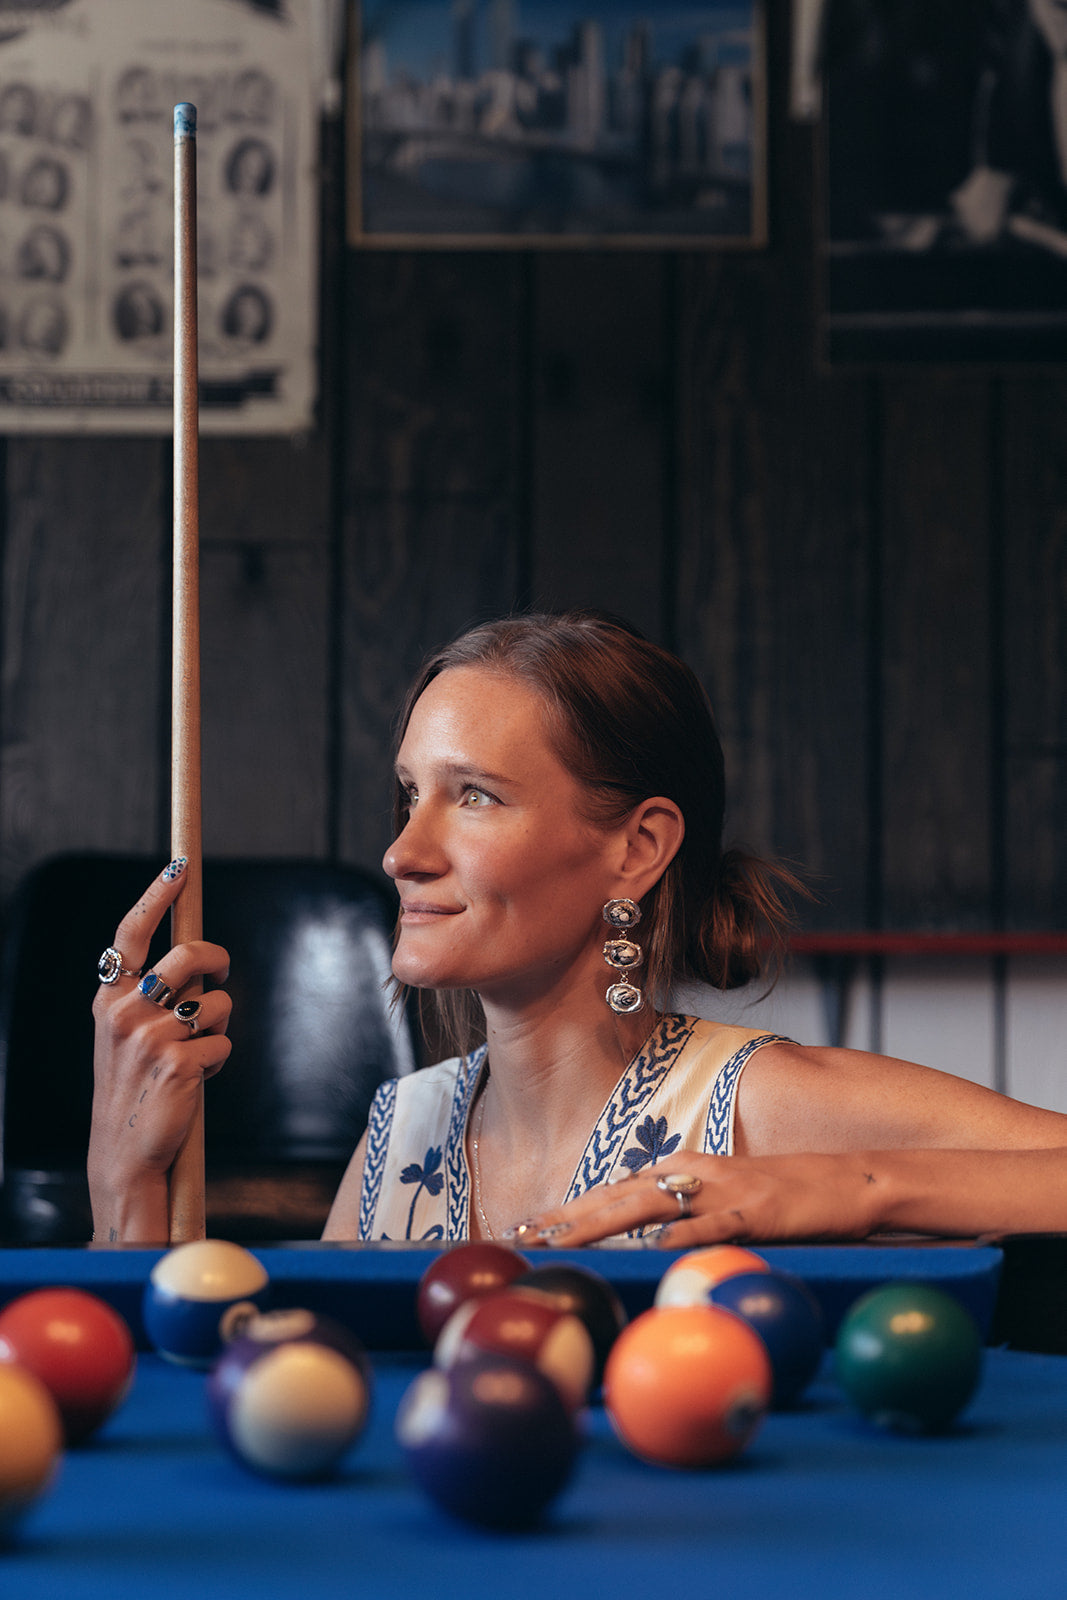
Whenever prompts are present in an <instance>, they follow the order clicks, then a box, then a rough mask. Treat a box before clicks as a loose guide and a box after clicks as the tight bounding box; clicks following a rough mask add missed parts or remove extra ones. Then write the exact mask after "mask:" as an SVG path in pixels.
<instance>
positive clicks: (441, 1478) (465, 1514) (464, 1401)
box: [396, 1355, 579, 1528]
mask: <svg viewBox="0 0 1067 1600" xmlns="http://www.w3.org/2000/svg"><path fill="white" fill-rule="evenodd" d="M396 1434H397V1438H398V1440H399V1442H400V1444H401V1446H402V1448H403V1451H404V1455H405V1458H406V1460H407V1463H408V1466H409V1468H410V1470H411V1472H412V1475H413V1476H414V1478H415V1479H416V1481H417V1482H418V1483H419V1484H420V1486H421V1487H422V1488H423V1489H424V1490H425V1492H426V1493H427V1494H428V1495H429V1496H430V1498H431V1499H432V1500H433V1501H434V1502H435V1503H436V1504H437V1505H438V1506H440V1507H441V1509H442V1510H444V1511H447V1512H449V1513H450V1514H451V1515H452V1516H455V1517H460V1518H462V1519H463V1520H465V1521H468V1522H476V1523H480V1524H482V1525H483V1526H486V1527H490V1528H521V1527H528V1526H530V1525H532V1524H533V1523H536V1522H538V1521H539V1520H540V1519H541V1517H542V1516H543V1515H544V1513H545V1511H546V1510H547V1508H548V1507H549V1505H551V1503H552V1501H553V1500H554V1499H555V1498H556V1496H557V1495H558V1494H559V1493H560V1492H561V1490H562V1489H563V1488H564V1487H565V1486H566V1483H567V1481H568V1479H569V1478H570V1476H571V1472H572V1470H573V1467H574V1462H575V1458H576V1456H577V1452H578V1442H579V1441H578V1433H577V1429H576V1427H575V1425H574V1421H573V1419H572V1417H571V1415H570V1413H569V1412H568V1410H567V1408H566V1406H565V1405H564V1404H563V1401H562V1400H561V1399H560V1396H559V1393H558V1391H557V1390H556V1387H555V1385H554V1384H552V1383H551V1382H550V1381H549V1379H548V1378H546V1377H545V1375H544V1373H542V1372H538V1370H537V1368H536V1367H532V1366H530V1365H529V1363H528V1362H525V1361H516V1360H515V1359H514V1358H513V1357H511V1356H497V1355H485V1356H480V1357H478V1358H477V1359H476V1360H471V1361H466V1362H463V1363H462V1364H461V1365H459V1366H456V1367H452V1368H451V1369H450V1370H449V1371H443V1370H442V1369H441V1368H439V1367H431V1368H429V1369H428V1370H427V1371H425V1372H422V1373H420V1374H419V1376H418V1377H417V1378H416V1379H415V1382H414V1383H413V1384H412V1385H411V1387H410V1388H409V1389H408V1391H407V1393H406V1394H405V1395H404V1398H403V1400H402V1401H401V1403H400V1409H399V1410H398V1412H397V1418H396Z"/></svg>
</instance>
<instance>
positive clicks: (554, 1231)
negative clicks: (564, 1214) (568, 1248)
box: [537, 1222, 573, 1243]
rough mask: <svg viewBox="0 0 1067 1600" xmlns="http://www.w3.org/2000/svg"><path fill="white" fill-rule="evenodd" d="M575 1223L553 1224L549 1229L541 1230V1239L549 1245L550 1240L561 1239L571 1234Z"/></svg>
mask: <svg viewBox="0 0 1067 1600" xmlns="http://www.w3.org/2000/svg"><path fill="white" fill-rule="evenodd" d="M572 1227H573V1223H570V1222H553V1223H550V1224H549V1226H548V1227H547V1228H540V1229H539V1230H538V1233H537V1237H538V1238H539V1239H544V1240H545V1242H546V1243H547V1242H548V1241H549V1240H550V1239H561V1238H562V1237H563V1235H564V1234H565V1233H570V1231H571V1228H572Z"/></svg>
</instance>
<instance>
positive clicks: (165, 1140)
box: [88, 864, 230, 1244]
mask: <svg viewBox="0 0 1067 1600" xmlns="http://www.w3.org/2000/svg"><path fill="white" fill-rule="evenodd" d="M182 881H183V880H182V875H181V867H180V864H174V865H172V867H169V868H168V869H167V871H166V873H164V875H163V876H161V877H160V878H157V879H156V880H155V882H154V883H152V884H150V885H149V887H148V889H147V890H146V891H145V893H144V894H143V895H142V897H141V899H140V900H139V901H138V902H137V904H136V905H135V906H134V907H133V908H132V909H131V910H130V911H129V912H128V913H127V914H126V916H125V917H123V919H122V921H121V923H120V924H119V927H118V930H117V932H116V934H115V941H114V948H115V949H116V950H118V951H121V953H122V965H123V967H125V968H127V969H129V971H130V973H132V974H134V975H133V976H122V977H119V978H118V979H117V981H116V982H114V983H110V984H101V985H100V988H99V990H98V991H97V995H96V999H95V1000H94V1001H93V1015H94V1017H95V1019H96V1046H95V1054H94V1069H93V1070H94V1090H93V1116H92V1129H91V1133H90V1139H89V1159H88V1175H89V1192H90V1196H91V1198H92V1205H93V1225H94V1238H95V1239H96V1240H98V1241H105V1242H115V1241H122V1242H126V1243H142V1244H147V1243H152V1244H159V1243H165V1242H166V1240H167V1237H168V1231H169V1219H168V1191H167V1174H168V1172H169V1171H170V1168H171V1165H172V1164H173V1161H174V1158H175V1156H176V1155H177V1153H178V1150H179V1148H180V1146H181V1143H182V1140H183V1139H184V1138H185V1135H186V1132H187V1131H188V1128H189V1123H190V1121H191V1119H192V1115H193V1110H194V1108H195V1105H196V1100H197V1089H198V1088H199V1085H200V1084H201V1082H202V1081H203V1080H204V1079H205V1078H209V1077H212V1076H213V1075H214V1074H215V1073H216V1072H218V1070H219V1068H220V1067H221V1066H222V1064H223V1062H224V1061H225V1060H226V1057H227V1056H228V1055H229V1053H230V1041H229V1040H228V1039H227V1038H226V1036H225V1035H226V1027H227V1024H228V1022H229V1017H230V1000H229V996H228V995H226V994H224V993H223V992H222V991H221V990H212V992H211V993H209V994H205V995H204V996H203V997H202V999H201V1010H200V1014H199V1016H198V1018H197V1028H196V1030H195V1032H194V1031H193V1030H191V1029H190V1028H189V1027H188V1026H187V1025H186V1024H185V1023H183V1022H181V1021H179V1019H178V1018H177V1017H175V1015H174V1012H173V1010H172V1009H168V1008H164V1007H162V1006H159V1005H157V1004H155V1003H154V1002H153V1001H151V1000H147V999H145V998H144V996H143V995H141V994H140V992H139V990H138V982H137V977H136V974H137V973H138V972H139V971H140V969H141V968H142V966H143V965H144V963H145V961H146V960H147V959H148V947H149V943H150V941H151V938H152V935H153V934H154V933H155V931H156V929H157V927H158V926H159V924H160V922H161V921H162V920H163V916H164V914H165V913H166V912H167V911H168V910H169V908H170V906H171V905H172V903H173V902H174V901H175V900H176V899H177V897H178V895H179V893H180V892H181V887H182ZM153 970H154V971H155V972H156V973H157V974H158V975H159V976H160V977H161V978H162V979H163V981H164V983H166V984H167V985H168V986H169V987H170V988H171V989H172V990H173V991H174V993H173V996H172V1000H178V999H180V998H181V993H182V990H183V989H184V988H186V987H187V986H188V985H189V984H191V983H192V982H193V981H194V980H197V979H202V978H211V979H216V980H218V981H220V982H221V981H223V980H224V979H225V977H226V975H227V973H228V971H229V957H228V956H227V954H226V951H225V950H223V949H222V948H221V946H219V945H215V944H207V943H205V942H204V941H202V940H197V941H195V942H191V943H189V944H183V945H177V946H175V948H174V949H173V950H170V951H168V952H167V954H166V955H165V956H164V957H163V959H162V960H161V961H159V962H157V964H156V966H155V967H154V969H153Z"/></svg>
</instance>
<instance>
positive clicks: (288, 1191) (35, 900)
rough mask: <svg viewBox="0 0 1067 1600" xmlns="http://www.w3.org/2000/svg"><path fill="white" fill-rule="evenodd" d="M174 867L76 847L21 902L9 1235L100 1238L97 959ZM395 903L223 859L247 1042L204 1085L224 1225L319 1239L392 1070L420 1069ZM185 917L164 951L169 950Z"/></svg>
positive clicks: (356, 877) (209, 891)
mask: <svg viewBox="0 0 1067 1600" xmlns="http://www.w3.org/2000/svg"><path fill="white" fill-rule="evenodd" d="M157 870H158V862H156V861H154V860H151V861H150V860H144V859H141V858H135V857H128V856H126V857H115V856H84V855H78V856H60V857H54V858H52V859H51V860H49V861H46V862H44V863H42V864H41V865H40V866H38V867H37V868H35V869H34V871H32V872H31V873H30V874H29V875H28V876H27V878H26V879H25V881H24V882H23V884H22V886H21V888H20V889H19V891H17V893H16V895H15V896H14V898H13V901H12V906H11V911H10V916H9V919H8V926H7V933H6V938H5V948H4V955H3V962H2V966H0V1100H2V1105H3V1144H2V1157H3V1168H2V1173H0V1242H4V1243H8V1244H58V1243H70V1242H77V1241H78V1240H86V1239H88V1238H90V1237H91V1234H92V1221H91V1214H90V1210H89V1195H88V1187H87V1184H86V1179H85V1155H86V1150H87V1147H88V1139H89V1119H90V1110H91V1105H92V1015H91V1006H92V999H93V995H94V993H95V991H96V986H97V979H96V961H97V957H98V956H99V954H100V952H101V950H102V949H103V948H104V946H105V945H106V944H108V943H109V942H110V941H111V939H112V938H113V935H114V929H115V926H116V924H117V922H118V921H119V919H120V917H121V916H122V914H123V912H124V911H125V910H126V909H127V908H128V907H129V906H131V905H132V904H133V903H134V901H135V899H136V898H137V896H138V895H139V894H140V893H141V891H142V890H143V889H144V887H145V885H146V884H147V883H148V882H149V881H150V879H151V877H152V875H153V872H155V871H157ZM394 915H395V909H394V903H393V900H392V897H391V896H390V895H389V894H388V893H387V892H386V890H385V888H384V886H383V885H382V884H380V883H379V882H378V881H377V880H376V879H373V878H371V877H370V876H368V875H367V874H365V873H363V872H360V871H358V870H356V869H354V868H351V867H337V866H331V865H329V864H327V863H323V862H314V861H310V862H309V861H215V862H213V861H208V862H205V865H204V933H205V937H207V938H210V939H213V940H215V941H216V942H217V943H219V944H222V945H225V946H226V948H227V949H228V950H229V952H230V956H231V972H230V979H229V982H228V983H227V985H226V987H227V989H228V990H229V992H230V994H231V995H232V997H233V1017H232V1020H231V1025H230V1030H229V1031H230V1036H231V1038H232V1040H233V1052H232V1055H231V1057H230V1060H229V1061H228V1062H227V1064H226V1066H225V1068H224V1069H223V1071H222V1072H221V1073H220V1074H219V1075H218V1076H217V1077H215V1078H212V1079H211V1080H210V1081H209V1082H208V1084H207V1085H206V1088H205V1144H206V1160H207V1176H208V1182H207V1210H208V1231H209V1233H210V1234H212V1235H213V1236H217V1237H228V1238H239V1239H245V1240H248V1239H255V1238H259V1239H311V1238H317V1237H318V1236H319V1234H320V1233H321V1231H322V1226H323V1223H324V1221H325V1218H326V1213H327V1211H328V1209H329V1204H330V1201H331V1199H332V1196H333V1193H334V1191H335V1190H336V1187H337V1184H338V1182H339V1180H340V1177H341V1175H342V1173H343V1171H344V1168H345V1165H346V1163H347V1161H348V1158H349V1157H350V1155H351V1153H352V1150H353V1149H354V1147H355V1145H356V1143H357V1141H358V1139H359V1137H360V1134H361V1133H362V1131H363V1129H364V1127H365V1125H366V1120H367V1111H368V1107H369V1105H370V1101H371V1097H372V1095H373V1093H374V1090H375V1089H376V1088H377V1086H378V1084H379V1083H381V1082H382V1081H383V1080H384V1079H386V1078H388V1077H392V1076H398V1075H401V1074H404V1073H407V1072H410V1071H412V1070H413V1069H414V1067H415V1066H416V1065H417V1062H416V1049H415V1042H414V1036H413V1032H412V1030H411V1028H410V1026H409V1024H408V1022H407V1020H406V1018H404V1017H403V1016H397V1015H395V1014H394V1013H393V1012H392V1010H391V1008H390V999H389V995H388V992H387V990H386V989H385V988H384V984H385V981H386V979H387V977H388V974H389V962H390V950H391V930H392V924H393V920H394ZM169 920H170V919H169V917H168V918H167V919H165V922H164V926H163V928H162V929H161V930H160V933H159V935H157V939H156V942H155V944H154V945H153V949H152V954H151V957H150V960H158V959H159V957H160V956H161V955H162V954H163V952H164V950H165V949H166V948H167V945H168V944H169V942H170V941H169Z"/></svg>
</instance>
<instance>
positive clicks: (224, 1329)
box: [142, 1239, 270, 1368]
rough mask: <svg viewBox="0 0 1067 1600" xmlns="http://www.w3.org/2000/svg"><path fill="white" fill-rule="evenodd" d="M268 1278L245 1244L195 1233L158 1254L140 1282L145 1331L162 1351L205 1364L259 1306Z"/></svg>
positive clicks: (178, 1359) (188, 1362)
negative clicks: (144, 1279) (188, 1239)
mask: <svg viewBox="0 0 1067 1600" xmlns="http://www.w3.org/2000/svg"><path fill="white" fill-rule="evenodd" d="M269 1290H270V1281H269V1279H268V1277H267V1271H266V1268H265V1267H264V1266H263V1263H262V1262H261V1261H258V1260H257V1259H256V1257H255V1256H254V1255H253V1254H252V1252H251V1251H250V1250H245V1249H243V1247H242V1246H241V1245H239V1244H231V1243H229V1241H227V1240H225V1239H194V1240H191V1241H190V1242H189V1243H188V1244H180V1245H176V1246H175V1247H174V1249H173V1250H168V1251H167V1253H166V1255H164V1256H161V1257H160V1259H159V1260H158V1261H157V1262H156V1264H155V1266H154V1267H153V1268H152V1271H151V1273H150V1274H149V1278H148V1282H147V1283H146V1285H145V1291H144V1299H143V1302H142V1310H143V1313H144V1325H145V1331H146V1332H147V1334H148V1337H149V1340H150V1341H151V1343H152V1345H153V1346H154V1347H155V1349H156V1350H157V1351H158V1352H159V1354H160V1355H161V1356H165V1357H166V1359H167V1360H168V1361H176V1362H178V1363H179V1364H180V1365H182V1366H190V1367H204V1368H207V1367H210V1366H211V1364H212V1362H213V1361H214V1360H215V1359H216V1358H217V1356H218V1355H219V1353H220V1351H221V1350H222V1348H223V1346H224V1345H225V1343H226V1341H227V1340H228V1339H229V1338H230V1337H232V1335H233V1333H234V1332H235V1331H236V1330H237V1329H238V1328H239V1327H240V1325H241V1323H242V1322H243V1321H245V1320H247V1318H248V1317H250V1316H254V1315H255V1313H256V1312H257V1311H260V1310H262V1308H263V1307H264V1306H265V1304H266V1301H267V1295H268V1293H269Z"/></svg>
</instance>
